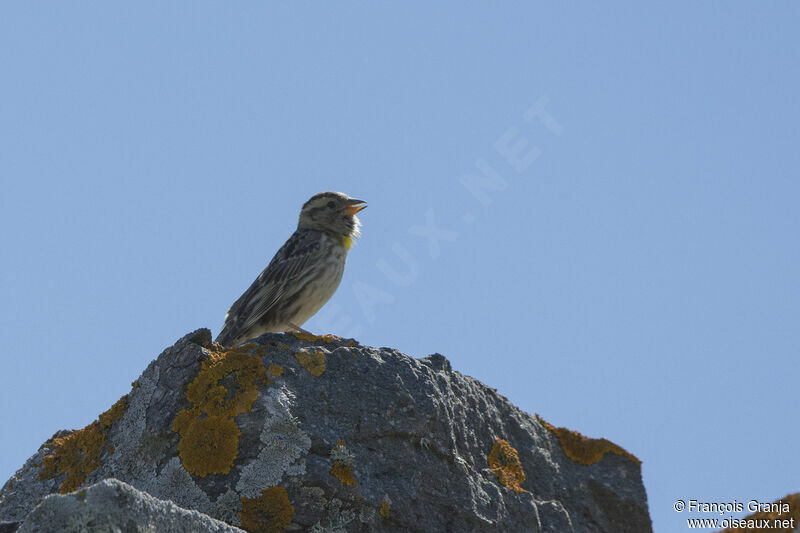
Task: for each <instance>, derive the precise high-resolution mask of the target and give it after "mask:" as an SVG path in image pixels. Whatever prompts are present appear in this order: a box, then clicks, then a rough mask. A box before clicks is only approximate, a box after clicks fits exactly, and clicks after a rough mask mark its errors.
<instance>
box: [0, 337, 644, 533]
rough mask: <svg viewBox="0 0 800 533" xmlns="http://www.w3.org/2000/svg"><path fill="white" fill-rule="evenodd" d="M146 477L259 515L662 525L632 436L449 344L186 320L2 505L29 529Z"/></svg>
mask: <svg viewBox="0 0 800 533" xmlns="http://www.w3.org/2000/svg"><path fill="white" fill-rule="evenodd" d="M110 479H118V480H121V481H124V482H125V483H127V484H129V485H131V486H132V487H135V489H136V491H134V489H132V488H130V487H127V486H126V485H124V484H119V483H117V482H116V481H106V482H105V483H100V484H97V483H98V482H102V481H103V480H110ZM94 484H97V485H94ZM86 487H90V488H88V489H87V488H86ZM73 491H78V492H73ZM138 491H141V492H144V493H147V494H149V495H150V496H152V498H151V499H150V500H148V501H149V502H150V503H152V502H158V500H156V498H157V499H159V500H167V501H168V502H171V504H174V505H175V506H177V507H178V508H181V509H183V510H192V511H198V512H199V513H203V514H204V515H208V517H213V518H214V519H216V520H219V521H221V522H225V523H226V524H230V525H232V526H236V527H240V528H242V529H245V530H247V531H251V532H253V531H281V530H283V529H287V530H309V531H316V532H323V531H330V532H341V531H354V532H356V531H498V530H499V531H542V532H544V531H552V532H570V531H574V532H595V531H596V532H628V531H630V532H636V533H641V532H646V531H651V525H650V519H649V516H648V511H647V499H646V495H645V491H644V487H643V486H642V481H641V471H640V464H639V461H638V460H637V459H636V458H635V457H634V456H632V455H631V454H629V453H628V452H626V451H625V450H623V449H622V448H620V447H619V446H616V445H615V444H613V443H611V442H609V441H607V440H605V439H588V438H586V437H583V436H582V435H580V434H578V433H575V432H571V431H569V430H566V429H564V428H557V427H554V426H552V425H550V424H548V423H547V422H545V421H544V420H542V419H541V418H539V417H538V416H537V417H531V416H530V415H528V414H526V413H524V412H522V411H520V410H519V409H517V408H516V407H514V406H513V405H511V404H510V403H509V402H508V400H506V399H505V398H504V397H502V396H501V395H499V394H497V392H496V391H494V390H493V389H490V388H488V387H486V386H485V385H483V384H481V383H480V382H478V381H476V380H474V379H472V378H470V377H467V376H463V375H461V374H460V373H458V372H456V371H453V370H452V369H451V367H450V364H449V363H448V361H447V360H446V359H445V358H444V357H442V356H441V355H438V354H435V355H431V356H429V357H426V358H424V359H414V358H411V357H408V356H405V355H403V354H401V353H399V352H397V351H396V350H391V349H388V348H381V349H377V348H371V347H366V346H361V345H359V344H357V343H356V342H355V341H353V340H346V339H339V338H336V337H312V336H308V335H300V334H267V335H263V336H261V337H260V338H258V339H256V340H255V341H253V342H252V343H250V344H246V345H244V346H241V347H238V348H236V349H226V348H223V347H222V346H220V345H218V344H215V343H212V342H211V335H210V332H209V331H208V330H205V329H202V330H198V331H196V332H194V333H191V334H189V335H187V336H185V337H184V338H182V339H181V340H179V341H178V342H177V343H176V344H175V345H174V346H172V347H170V348H168V349H167V350H165V351H164V352H163V353H162V354H161V355H160V356H159V357H158V358H157V359H156V360H155V361H153V362H152V363H151V364H150V365H149V366H148V367H147V369H146V370H145V371H144V373H143V374H142V375H141V377H139V379H138V380H137V381H136V382H134V384H133V388H132V390H131V391H130V392H129V393H128V394H127V395H125V396H124V397H122V398H121V399H120V400H119V401H118V402H117V403H116V404H114V405H113V406H112V407H111V408H110V409H109V410H108V411H106V412H105V413H103V414H102V415H100V417H99V418H98V419H97V421H95V422H93V423H92V424H90V425H89V426H87V427H86V428H84V429H82V430H78V431H71V432H68V431H62V432H58V433H56V435H54V436H53V438H51V439H50V440H48V441H47V442H46V443H44V444H43V445H42V447H41V448H40V449H39V450H38V452H37V453H36V454H35V455H34V456H33V457H31V458H30V459H29V460H28V461H27V462H26V463H25V465H24V466H23V467H22V468H21V469H20V470H19V471H17V472H16V473H15V475H14V476H13V477H12V478H11V479H10V480H9V481H8V482H7V483H6V484H5V485H4V486H3V489H2V491H0V520H6V521H11V522H22V528H23V530H24V529H25V528H27V527H29V526H28V524H29V523H31V524H33V523H34V522H33V521H34V520H41V518H42V517H45V516H54V515H56V514H57V513H58V512H59V511H58V509H59V508H64V509H73V508H75V509H77V508H81V509H83V508H84V507H85V508H86V509H88V508H89V507H88V506H89V505H90V504H89V503H87V502H89V501H90V500H92V499H96V500H103V501H104V502H106V503H109V504H113V503H114V502H118V504H119V507H121V508H124V507H126V506H130V505H139V504H135V503H134V502H140V501H143V500H144V499H145V498H147V497H146V496H144V495H141V493H139V492H138ZM70 492H72V494H71V495H69V496H67V497H47V496H48V495H50V494H54V493H61V494H67V493H70ZM95 494H96V495H98V496H97V498H95V497H94V496H92V498H90V495H95ZM113 494H117V495H119V497H114V496H113ZM42 499H44V501H43V502H42V503H41V505H39V502H40V501H41V500H42ZM92 501H94V500H92ZM158 503H159V505H161V504H164V502H158ZM37 505H39V507H37ZM95 508H96V507H95ZM153 509H156V510H153V511H152V512H153V513H155V514H156V515H157V514H158V513H159V511H158V510H157V509H158V507H157V506H156V507H154V508H153ZM81 512H83V511H81ZM85 512H87V513H88V512H89V511H88V510H87V511H85ZM120 512H121V513H122V512H124V511H120ZM187 512H188V511H187ZM171 514H173V515H175V516H177V515H178V514H180V513H171ZM121 516H122V515H121ZM37 517H38V518H37ZM195 518H198V516H196V515H192V519H195ZM202 518H206V517H202ZM37 523H38V522H37ZM215 523H218V522H215ZM156 529H157V530H159V531H160V530H167V529H166V526H164V528H163V529H162V527H158V528H156ZM174 530H175V531H179V530H180V525H176V526H175V529H174ZM187 530H189V529H187ZM209 530H212V529H209ZM219 531H223V530H222V529H220V530H219Z"/></svg>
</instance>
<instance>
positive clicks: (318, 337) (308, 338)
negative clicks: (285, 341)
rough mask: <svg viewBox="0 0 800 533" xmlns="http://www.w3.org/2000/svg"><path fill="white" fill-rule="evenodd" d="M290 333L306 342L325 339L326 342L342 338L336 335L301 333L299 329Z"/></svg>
mask: <svg viewBox="0 0 800 533" xmlns="http://www.w3.org/2000/svg"><path fill="white" fill-rule="evenodd" d="M292 335H294V336H295V337H297V338H298V339H300V340H301V341H306V342H317V341H325V342H327V343H328V344H330V343H332V342H335V341H340V340H342V338H341V337H337V336H336V335H314V334H313V333H303V332H300V331H293V332H292Z"/></svg>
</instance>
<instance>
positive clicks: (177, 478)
mask: <svg viewBox="0 0 800 533" xmlns="http://www.w3.org/2000/svg"><path fill="white" fill-rule="evenodd" d="M147 492H149V493H150V494H151V495H153V496H155V497H156V498H161V499H164V500H172V502H174V503H175V504H176V505H178V506H179V507H184V508H186V509H195V510H197V511H200V512H207V510H208V509H209V507H210V506H211V500H210V499H209V497H208V495H207V494H206V493H205V492H204V491H203V489H201V488H200V487H199V486H198V485H197V483H195V482H194V480H193V479H192V476H191V475H190V474H189V472H187V471H186V469H185V468H183V466H182V465H181V460H180V458H178V457H173V458H172V459H170V460H169V461H168V462H167V464H165V465H164V468H162V469H161V472H159V474H158V476H157V477H156V478H155V480H154V481H153V482H152V483H150V484H148V490H147Z"/></svg>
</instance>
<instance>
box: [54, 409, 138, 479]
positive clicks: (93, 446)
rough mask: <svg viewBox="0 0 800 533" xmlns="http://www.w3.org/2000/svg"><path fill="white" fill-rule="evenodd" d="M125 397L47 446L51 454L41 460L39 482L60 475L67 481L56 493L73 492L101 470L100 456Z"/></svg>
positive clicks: (123, 410)
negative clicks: (94, 419) (90, 420)
mask: <svg viewBox="0 0 800 533" xmlns="http://www.w3.org/2000/svg"><path fill="white" fill-rule="evenodd" d="M127 408H128V397H127V396H123V397H122V398H120V399H119V400H118V401H117V402H116V403H115V404H114V405H113V406H112V407H111V409H109V410H108V411H106V412H105V413H103V414H101V415H100V416H99V417H98V419H97V420H96V421H94V422H92V423H91V424H89V425H88V426H86V427H85V428H83V429H81V430H78V431H73V432H72V433H70V434H69V435H67V436H65V437H59V438H55V439H53V440H51V441H50V442H49V444H50V446H52V448H53V450H54V451H53V453H52V454H50V455H47V456H45V457H44V460H43V463H42V470H41V471H40V472H39V479H40V480H45V479H53V478H55V477H57V476H59V475H61V474H67V477H66V478H65V479H64V481H63V482H62V483H61V486H60V487H59V489H58V492H60V493H61V494H66V493H67V492H72V491H73V490H75V489H77V488H78V487H80V486H81V484H83V482H84V481H86V476H88V475H89V474H91V473H92V472H94V471H95V470H96V469H97V468H98V467H99V466H100V464H101V463H100V456H101V455H102V453H103V450H104V449H105V446H106V443H107V442H108V432H109V430H110V429H111V426H112V425H113V424H114V422H116V421H117V420H119V418H120V417H122V415H123V414H125V410H126V409H127Z"/></svg>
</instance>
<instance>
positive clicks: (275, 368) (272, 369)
mask: <svg viewBox="0 0 800 533" xmlns="http://www.w3.org/2000/svg"><path fill="white" fill-rule="evenodd" d="M267 370H269V375H270V376H272V377H276V378H277V377H279V376H281V375H283V367H282V366H280V365H269V368H268V369H267Z"/></svg>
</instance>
